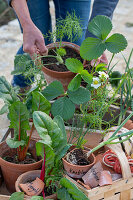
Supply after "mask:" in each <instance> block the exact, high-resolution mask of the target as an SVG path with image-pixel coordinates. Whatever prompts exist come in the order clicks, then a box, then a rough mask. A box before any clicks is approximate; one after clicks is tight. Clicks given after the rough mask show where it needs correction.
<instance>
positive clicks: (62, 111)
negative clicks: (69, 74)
mask: <svg viewBox="0 0 133 200" xmlns="http://www.w3.org/2000/svg"><path fill="white" fill-rule="evenodd" d="M74 111H75V105H74V104H73V102H71V101H70V100H69V99H68V98H67V97H61V98H59V99H57V100H56V101H55V102H54V103H53V104H52V108H51V112H52V114H53V116H57V115H60V116H61V117H62V118H63V119H64V120H68V119H71V118H72V117H73V115H74Z"/></svg>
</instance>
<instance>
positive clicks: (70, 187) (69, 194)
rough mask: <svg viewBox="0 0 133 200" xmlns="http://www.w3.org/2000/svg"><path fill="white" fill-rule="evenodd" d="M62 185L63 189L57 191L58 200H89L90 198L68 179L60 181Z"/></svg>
mask: <svg viewBox="0 0 133 200" xmlns="http://www.w3.org/2000/svg"><path fill="white" fill-rule="evenodd" d="M60 185H61V186H62V187H61V188H60V189H59V190H58V191H57V197H58V199H60V200H81V199H82V200H88V197H87V196H86V195H85V194H84V193H83V192H82V191H81V190H79V189H78V187H77V186H76V185H75V184H73V183H72V182H71V181H70V180H68V179H67V178H62V179H61V180H60Z"/></svg>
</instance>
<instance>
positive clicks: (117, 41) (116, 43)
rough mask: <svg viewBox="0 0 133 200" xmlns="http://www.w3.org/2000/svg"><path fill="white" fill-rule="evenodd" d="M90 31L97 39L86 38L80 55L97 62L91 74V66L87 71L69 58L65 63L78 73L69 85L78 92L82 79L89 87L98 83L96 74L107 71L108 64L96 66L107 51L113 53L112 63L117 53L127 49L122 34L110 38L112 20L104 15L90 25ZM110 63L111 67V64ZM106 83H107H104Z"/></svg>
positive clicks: (77, 61)
mask: <svg viewBox="0 0 133 200" xmlns="http://www.w3.org/2000/svg"><path fill="white" fill-rule="evenodd" d="M88 30H89V31H90V32H91V33H92V34H93V35H94V36H96V37H97V38H92V37H88V38H86V39H85V40H84V41H83V42H82V44H81V47H80V55H81V57H82V58H83V59H85V60H88V61H90V60H93V59H96V60H95V63H94V66H93V67H92V70H91V73H89V72H88V69H89V66H88V68H87V69H84V66H83V64H82V63H81V62H80V61H79V60H77V59H74V58H68V59H66V61H65V65H66V67H67V68H68V70H70V71H71V72H73V73H76V76H75V77H74V78H73V79H72V81H71V82H70V83H69V85H68V89H69V90H77V89H78V88H79V86H80V84H81V81H82V79H83V80H84V81H85V82H86V83H87V84H89V85H91V84H92V82H94V79H95V82H96V81H98V80H97V77H98V76H97V77H96V76H95V73H96V72H100V71H101V72H103V71H106V70H107V68H106V67H105V66H106V65H107V64H105V63H100V64H98V65H97V66H96V63H97V60H98V58H99V57H100V56H101V55H102V54H103V52H104V51H105V50H106V49H107V50H108V51H110V52H111V53H113V55H112V58H111V61H112V59H113V57H114V55H115V54H116V53H119V52H121V51H123V50H124V49H125V48H126V47H127V41H126V39H125V37H124V36H123V35H122V34H119V33H115V34H113V35H112V36H110V37H109V38H107V36H108V35H109V33H110V31H111V30H112V22H111V20H110V19H109V18H108V17H106V16H103V15H97V16H96V17H94V18H93V20H92V21H91V22H90V23H89V25H88ZM111 61H110V63H109V66H110V64H111ZM109 66H108V70H109ZM104 83H105V82H104Z"/></svg>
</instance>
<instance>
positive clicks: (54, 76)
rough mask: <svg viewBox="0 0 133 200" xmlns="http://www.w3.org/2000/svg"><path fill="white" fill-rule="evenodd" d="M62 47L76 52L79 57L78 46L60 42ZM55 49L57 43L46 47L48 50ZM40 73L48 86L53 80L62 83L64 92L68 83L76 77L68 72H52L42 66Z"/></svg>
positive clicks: (57, 45)
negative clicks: (41, 72)
mask: <svg viewBox="0 0 133 200" xmlns="http://www.w3.org/2000/svg"><path fill="white" fill-rule="evenodd" d="M62 46H63V47H69V48H72V49H73V50H74V51H76V52H77V53H78V54H79V55H80V51H79V49H80V47H79V46H78V45H76V44H73V43H69V42H62ZM56 47H59V43H58V42H56V43H51V44H49V45H47V48H48V49H55V48H56ZM42 71H43V72H44V76H45V79H46V82H47V83H48V84H50V83H52V82H53V81H55V80H58V81H60V82H61V83H62V85H63V87H64V90H65V91H66V90H67V86H68V84H69V82H70V81H71V80H72V79H73V78H74V76H75V75H76V74H75V73H73V72H70V71H65V72H57V71H53V70H50V69H48V68H46V67H45V66H43V68H42Z"/></svg>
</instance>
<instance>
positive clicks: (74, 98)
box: [42, 81, 91, 120]
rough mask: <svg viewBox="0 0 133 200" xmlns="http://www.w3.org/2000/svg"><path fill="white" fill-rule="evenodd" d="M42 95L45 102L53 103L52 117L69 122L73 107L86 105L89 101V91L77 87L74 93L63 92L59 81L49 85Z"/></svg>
mask: <svg viewBox="0 0 133 200" xmlns="http://www.w3.org/2000/svg"><path fill="white" fill-rule="evenodd" d="M42 94H43V95H44V96H45V97H46V99H47V100H49V101H50V100H53V99H55V98H56V97H60V98H58V99H57V100H55V101H54V103H53V104H52V107H51V113H52V114H53V116H56V115H60V116H61V117H62V118H63V119H64V120H69V119H71V118H72V117H73V115H74V112H75V105H80V104H83V103H86V102H88V101H89V100H90V95H91V94H90V91H89V90H87V89H86V88H83V87H79V88H78V90H76V91H70V90H67V91H66V92H64V89H63V86H62V84H61V83H60V82H59V81H54V82H52V83H51V84H49V85H48V86H47V87H46V88H45V89H44V90H43V91H42Z"/></svg>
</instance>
